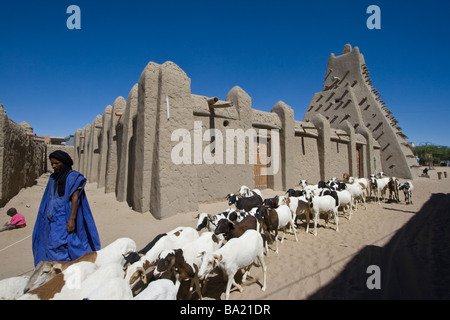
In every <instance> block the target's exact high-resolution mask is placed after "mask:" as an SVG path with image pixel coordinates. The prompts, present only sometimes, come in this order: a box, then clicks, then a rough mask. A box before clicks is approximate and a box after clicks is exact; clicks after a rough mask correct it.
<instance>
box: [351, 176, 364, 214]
mask: <svg viewBox="0 0 450 320" xmlns="http://www.w3.org/2000/svg"><path fill="white" fill-rule="evenodd" d="M347 190H348V191H349V192H350V193H351V195H352V198H353V202H354V204H355V210H358V200H360V201H361V202H362V203H363V206H364V209H365V210H367V206H366V191H365V189H363V186H362V185H361V183H359V182H358V181H354V182H353V183H347Z"/></svg>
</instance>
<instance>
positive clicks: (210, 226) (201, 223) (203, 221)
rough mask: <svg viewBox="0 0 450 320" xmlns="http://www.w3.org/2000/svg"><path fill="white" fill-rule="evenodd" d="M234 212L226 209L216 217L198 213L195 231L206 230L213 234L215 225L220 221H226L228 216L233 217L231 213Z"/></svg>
mask: <svg viewBox="0 0 450 320" xmlns="http://www.w3.org/2000/svg"><path fill="white" fill-rule="evenodd" d="M234 212H236V211H235V210H234V209H231V208H230V209H227V210H225V211H223V212H221V213H218V214H216V215H214V216H213V215H211V214H209V213H205V212H202V213H199V214H198V215H197V219H198V222H197V231H200V230H202V229H203V228H206V229H207V230H208V231H211V232H214V230H215V229H216V227H217V223H218V222H219V221H220V220H221V219H228V218H229V216H230V215H233V213H234ZM230 220H232V217H230Z"/></svg>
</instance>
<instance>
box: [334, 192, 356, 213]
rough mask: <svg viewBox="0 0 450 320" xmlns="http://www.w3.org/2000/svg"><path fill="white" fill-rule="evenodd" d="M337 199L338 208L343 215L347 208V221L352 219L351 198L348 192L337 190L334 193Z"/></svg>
mask: <svg viewBox="0 0 450 320" xmlns="http://www.w3.org/2000/svg"><path fill="white" fill-rule="evenodd" d="M336 193H337V195H338V197H339V208H342V211H343V212H344V215H345V209H346V208H348V219H349V220H351V219H352V214H353V196H352V194H351V192H350V191H348V190H341V191H339V190H337V191H336Z"/></svg>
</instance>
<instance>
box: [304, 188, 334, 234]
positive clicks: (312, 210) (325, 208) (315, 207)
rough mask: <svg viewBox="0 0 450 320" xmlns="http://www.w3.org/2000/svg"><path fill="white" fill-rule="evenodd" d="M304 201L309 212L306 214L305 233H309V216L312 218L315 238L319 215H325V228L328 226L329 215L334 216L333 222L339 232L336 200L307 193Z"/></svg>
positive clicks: (327, 196)
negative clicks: (307, 205) (306, 202)
mask: <svg viewBox="0 0 450 320" xmlns="http://www.w3.org/2000/svg"><path fill="white" fill-rule="evenodd" d="M306 200H307V201H308V204H309V210H308V213H307V214H306V232H309V219H310V215H311V214H312V215H313V218H314V236H317V223H318V221H319V216H320V214H321V213H322V214H323V213H324V214H326V218H325V226H327V225H328V219H329V216H330V215H331V214H333V215H334V221H335V223H336V231H337V232H339V218H338V212H337V206H336V200H335V199H334V198H333V197H332V196H329V195H325V196H321V197H317V196H314V194H313V193H312V192H308V193H307V195H306Z"/></svg>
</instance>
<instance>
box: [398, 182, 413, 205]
mask: <svg viewBox="0 0 450 320" xmlns="http://www.w3.org/2000/svg"><path fill="white" fill-rule="evenodd" d="M413 189H414V186H413V184H412V183H411V181H406V182H405V183H402V184H401V185H400V187H399V190H402V191H403V194H404V195H405V202H406V204H413V203H412V199H411V198H412V191H413Z"/></svg>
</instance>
